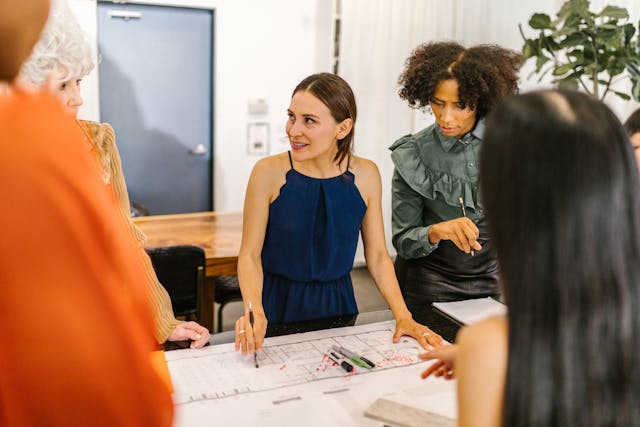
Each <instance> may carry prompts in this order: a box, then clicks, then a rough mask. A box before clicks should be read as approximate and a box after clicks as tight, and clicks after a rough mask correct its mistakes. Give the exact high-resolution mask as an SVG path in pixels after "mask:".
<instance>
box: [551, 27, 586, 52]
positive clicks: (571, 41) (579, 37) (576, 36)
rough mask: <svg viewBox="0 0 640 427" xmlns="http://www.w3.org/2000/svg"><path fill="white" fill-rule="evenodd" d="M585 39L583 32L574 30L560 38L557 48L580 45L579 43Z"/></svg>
mask: <svg viewBox="0 0 640 427" xmlns="http://www.w3.org/2000/svg"><path fill="white" fill-rule="evenodd" d="M586 41H587V37H586V36H585V34H584V33H582V32H580V31H578V32H575V33H573V34H571V35H569V36H567V37H565V39H564V40H562V41H561V42H560V43H558V48H559V49H565V48H569V47H574V46H580V45H581V44H583V43H585V42H586Z"/></svg>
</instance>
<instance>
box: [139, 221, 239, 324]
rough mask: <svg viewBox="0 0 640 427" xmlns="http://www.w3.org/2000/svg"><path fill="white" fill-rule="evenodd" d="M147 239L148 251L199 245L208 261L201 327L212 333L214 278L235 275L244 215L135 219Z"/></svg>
mask: <svg viewBox="0 0 640 427" xmlns="http://www.w3.org/2000/svg"><path fill="white" fill-rule="evenodd" d="M133 221H134V222H135V223H136V225H137V226H138V227H140V229H141V230H142V231H143V232H144V233H145V234H146V235H147V239H148V240H147V244H146V246H147V247H148V248H153V247H158V246H173V245H196V246H200V247H201V248H202V249H204V252H205V256H206V258H207V264H206V269H205V276H206V278H205V286H204V292H203V301H202V303H203V304H202V313H201V316H200V317H201V319H200V323H201V324H202V326H204V327H206V328H208V329H209V330H210V331H212V330H213V303H214V300H215V289H214V285H213V278H214V277H215V276H222V275H235V274H237V270H238V253H239V252H240V239H241V237H242V212H197V213H189V214H177V215H154V216H143V217H136V218H134V219H133Z"/></svg>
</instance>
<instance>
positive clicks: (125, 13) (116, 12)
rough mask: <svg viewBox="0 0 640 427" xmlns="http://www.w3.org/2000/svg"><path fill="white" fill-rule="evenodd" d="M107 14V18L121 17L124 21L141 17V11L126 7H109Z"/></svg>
mask: <svg viewBox="0 0 640 427" xmlns="http://www.w3.org/2000/svg"><path fill="white" fill-rule="evenodd" d="M107 15H109V18H122V19H124V20H125V21H128V20H129V19H140V18H142V12H138V11H135V10H126V9H110V10H109V12H107Z"/></svg>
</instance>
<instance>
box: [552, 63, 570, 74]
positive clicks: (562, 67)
mask: <svg viewBox="0 0 640 427" xmlns="http://www.w3.org/2000/svg"><path fill="white" fill-rule="evenodd" d="M573 68H574V65H573V64H563V65H560V66H558V67H556V68H555V69H554V70H553V75H554V76H562V75H564V74H567V73H568V72H569V71H571V70H573Z"/></svg>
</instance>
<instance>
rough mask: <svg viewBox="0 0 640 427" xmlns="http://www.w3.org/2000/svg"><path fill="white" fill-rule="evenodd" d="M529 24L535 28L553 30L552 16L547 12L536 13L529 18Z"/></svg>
mask: <svg viewBox="0 0 640 427" xmlns="http://www.w3.org/2000/svg"><path fill="white" fill-rule="evenodd" d="M529 26H530V27H531V28H533V29H534V30H545V29H548V30H553V26H552V25H551V18H550V17H549V15H547V14H546V13H534V14H533V15H532V16H531V19H529Z"/></svg>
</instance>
